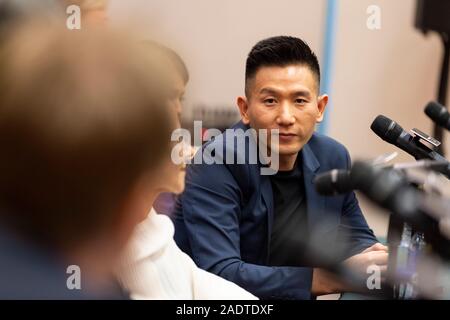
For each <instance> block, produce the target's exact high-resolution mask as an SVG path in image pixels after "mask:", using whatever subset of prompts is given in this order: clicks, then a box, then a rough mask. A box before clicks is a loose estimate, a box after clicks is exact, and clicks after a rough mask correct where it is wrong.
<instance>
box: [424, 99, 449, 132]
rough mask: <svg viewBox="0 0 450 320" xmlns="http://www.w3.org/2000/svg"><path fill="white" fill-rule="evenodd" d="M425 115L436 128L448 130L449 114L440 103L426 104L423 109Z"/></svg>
mask: <svg viewBox="0 0 450 320" xmlns="http://www.w3.org/2000/svg"><path fill="white" fill-rule="evenodd" d="M425 114H426V115H427V116H428V117H429V118H430V119H431V120H433V121H434V123H435V124H437V125H438V126H441V127H443V128H445V129H447V130H450V113H449V112H448V110H447V108H446V107H444V106H443V105H441V104H440V103H437V102H433V101H432V102H430V103H428V104H427V106H426V107H425Z"/></svg>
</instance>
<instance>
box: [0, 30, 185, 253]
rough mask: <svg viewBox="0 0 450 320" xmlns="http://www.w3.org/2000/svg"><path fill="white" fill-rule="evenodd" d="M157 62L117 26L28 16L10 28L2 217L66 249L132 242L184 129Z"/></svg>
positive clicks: (0, 67) (4, 79) (0, 81)
mask: <svg viewBox="0 0 450 320" xmlns="http://www.w3.org/2000/svg"><path fill="white" fill-rule="evenodd" d="M157 60H158V59H153V57H152V55H151V54H150V53H149V51H148V50H143V48H142V45H141V44H140V43H139V42H138V41H135V40H134V39H133V38H130V37H128V36H127V35H126V34H122V33H117V32H114V31H111V30H109V31H107V30H103V29H96V30H89V32H86V31H83V29H82V30H78V31H76V32H73V31H69V30H67V29H66V28H65V27H58V26H55V25H52V24H51V23H48V22H46V23H44V24H42V23H40V22H28V23H27V24H26V25H24V26H22V27H20V28H18V29H17V30H15V32H13V33H12V34H11V35H10V37H9V39H8V40H7V41H6V44H5V46H4V48H2V50H1V51H0V153H1V154H2V156H1V157H0V220H1V221H2V223H5V224H7V225H8V226H10V227H11V228H12V229H15V230H17V232H19V233H20V234H22V235H24V236H26V237H28V238H30V239H31V240H33V241H35V242H39V243H42V244H45V245H47V246H50V247H54V248H59V249H61V248H63V249H67V248H73V247H77V246H80V245H84V244H87V243H90V242H91V241H92V240H93V239H101V240H102V241H103V242H107V243H108V244H109V248H108V249H110V251H111V252H117V251H118V248H119V247H121V246H122V245H123V244H125V242H126V240H127V238H128V236H129V235H130V234H131V232H132V229H133V228H134V226H135V223H136V222H137V221H138V220H139V219H140V217H137V216H136V215H137V214H138V213H139V210H138V209H139V206H140V205H141V199H142V197H143V195H144V194H146V193H148V192H149V190H151V189H152V188H153V180H152V177H153V176H154V175H155V172H158V171H159V170H160V166H161V164H162V162H163V161H162V159H163V157H164V156H165V155H166V154H168V153H170V133H171V131H172V130H173V128H175V127H176V126H177V125H176V121H175V120H174V119H175V116H174V113H173V115H171V113H170V108H169V107H168V105H167V104H168V90H167V88H168V87H167V76H166V75H165V74H164V68H161V66H160V64H159V62H158V61H157ZM105 251H107V249H106V248H105Z"/></svg>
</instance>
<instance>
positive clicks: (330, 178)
mask: <svg viewBox="0 0 450 320" xmlns="http://www.w3.org/2000/svg"><path fill="white" fill-rule="evenodd" d="M314 185H315V187H316V191H317V192H318V193H319V194H321V195H323V196H333V195H337V194H344V193H347V192H350V191H352V190H353V184H352V182H351V180H350V172H349V171H347V170H338V169H334V170H331V171H327V172H324V173H322V174H319V175H317V177H316V178H315V179H314Z"/></svg>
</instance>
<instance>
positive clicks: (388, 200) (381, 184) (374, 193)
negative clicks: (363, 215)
mask: <svg viewBox="0 0 450 320" xmlns="http://www.w3.org/2000/svg"><path fill="white" fill-rule="evenodd" d="M350 178H351V180H352V182H353V183H355V184H356V185H358V190H360V191H361V192H362V193H363V194H365V195H366V196H367V197H368V198H369V199H371V200H373V201H374V202H376V203H378V204H379V205H381V206H384V207H391V206H392V205H395V203H392V196H395V195H396V193H397V192H398V191H400V189H401V188H403V187H405V186H409V183H408V182H407V180H406V179H405V177H404V176H403V174H402V173H401V172H400V171H398V170H394V169H386V168H379V167H375V166H373V165H371V164H369V163H367V162H364V161H355V163H354V164H353V166H352V169H351V171H350Z"/></svg>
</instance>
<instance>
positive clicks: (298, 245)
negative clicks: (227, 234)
mask: <svg viewBox="0 0 450 320" xmlns="http://www.w3.org/2000/svg"><path fill="white" fill-rule="evenodd" d="M299 161H300V162H301V156H300V155H299V156H298V159H297V163H296V164H295V166H294V169H293V170H291V171H279V172H278V173H277V174H275V175H273V176H271V178H270V179H271V182H272V190H273V199H274V221H273V228H272V235H271V239H270V248H269V265H271V266H307V265H308V263H307V261H305V260H306V259H305V256H306V253H305V252H304V248H302V247H303V245H302V243H304V242H305V241H307V239H308V234H307V231H308V227H307V221H308V220H307V214H306V210H307V209H306V194H305V186H304V177H303V172H302V164H301V163H299Z"/></svg>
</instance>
